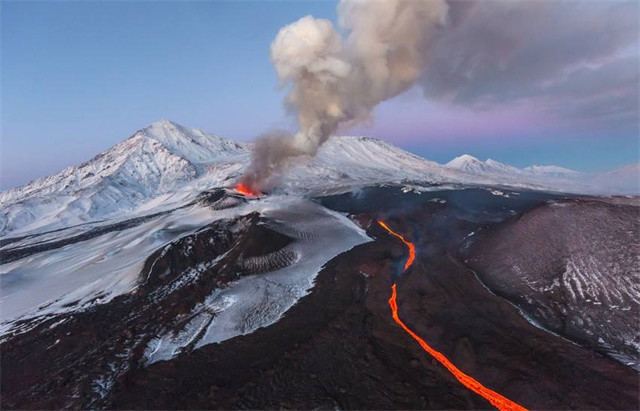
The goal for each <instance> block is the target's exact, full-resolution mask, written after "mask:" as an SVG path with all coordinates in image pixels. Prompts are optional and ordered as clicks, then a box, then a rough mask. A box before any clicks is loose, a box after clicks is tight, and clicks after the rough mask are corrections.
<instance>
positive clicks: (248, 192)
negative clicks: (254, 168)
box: [236, 183, 260, 197]
mask: <svg viewBox="0 0 640 411" xmlns="http://www.w3.org/2000/svg"><path fill="white" fill-rule="evenodd" d="M236 191H237V192H238V193H240V194H242V195H243V196H245V197H246V196H257V195H260V192H259V191H256V190H253V189H251V188H249V187H248V186H246V185H244V184H243V183H238V185H237V186H236Z"/></svg>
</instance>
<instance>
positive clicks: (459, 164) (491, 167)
mask: <svg viewBox="0 0 640 411" xmlns="http://www.w3.org/2000/svg"><path fill="white" fill-rule="evenodd" d="M445 165H446V166H447V167H449V168H452V169H455V170H461V171H465V172H467V173H473V174H517V173H519V172H520V170H518V169H517V168H515V167H512V166H509V165H506V164H502V163H500V162H498V161H495V160H492V159H488V160H486V161H480V160H478V159H477V158H475V157H473V156H470V155H468V154H463V155H461V156H459V157H456V158H454V159H453V160H451V161H449V162H448V163H447V164H445Z"/></svg>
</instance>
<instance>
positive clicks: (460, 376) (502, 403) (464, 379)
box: [378, 220, 526, 411]
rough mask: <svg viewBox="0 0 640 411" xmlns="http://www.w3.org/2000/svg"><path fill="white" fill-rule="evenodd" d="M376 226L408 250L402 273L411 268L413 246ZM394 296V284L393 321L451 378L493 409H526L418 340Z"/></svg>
mask: <svg viewBox="0 0 640 411" xmlns="http://www.w3.org/2000/svg"><path fill="white" fill-rule="evenodd" d="M378 224H380V225H381V226H382V227H383V228H384V229H385V230H387V231H388V232H389V233H390V234H391V235H394V236H396V237H398V238H399V239H400V240H401V241H402V242H403V243H404V244H406V246H407V247H408V248H409V258H408V259H407V262H406V264H405V265H404V271H406V270H407V269H408V268H409V267H410V266H411V264H412V263H413V261H414V260H415V257H416V250H415V246H414V245H413V243H411V242H409V241H407V240H405V239H404V237H403V236H402V235H400V234H398V233H396V232H395V231H393V230H392V229H390V228H389V226H387V225H386V224H385V223H384V222H383V221H380V220H378ZM396 295H397V294H396V284H395V283H394V284H393V285H392V286H391V298H389V307H391V316H392V317H393V320H394V321H395V322H396V323H397V324H398V325H399V326H400V327H402V329H403V330H405V331H406V332H407V334H409V335H410V336H411V338H413V339H414V340H416V341H417V342H418V344H420V346H421V347H422V349H423V350H425V351H426V352H427V353H429V354H430V355H431V356H432V357H433V358H435V359H436V360H438V362H440V364H442V365H444V367H445V368H446V369H447V370H449V372H450V373H451V374H453V376H454V377H456V379H457V380H458V381H460V382H461V383H462V385H464V386H465V387H467V388H468V389H470V390H471V391H473V392H475V393H476V394H478V395H481V396H482V397H484V398H485V399H486V400H487V401H489V402H490V403H491V405H493V406H494V407H496V408H498V409H499V410H509V411H511V410H519V411H520V410H526V408H524V407H523V406H521V405H519V404H517V403H515V402H513V401H511V400H510V399H508V398H506V397H503V396H502V395H500V394H498V393H497V392H495V391H492V390H490V389H488V388H487V387H485V386H484V385H482V384H480V383H479V382H478V381H476V380H475V379H473V378H472V377H470V376H468V375H467V374H465V373H463V372H462V371H460V370H459V369H458V367H456V366H455V365H453V363H451V361H449V360H448V359H447V357H445V356H444V355H443V354H442V353H441V352H439V351H436V350H435V349H433V348H432V347H431V346H430V345H429V344H427V343H426V342H425V340H423V339H422V338H420V336H419V335H418V334H416V333H415V332H413V331H412V330H411V329H410V328H409V327H407V325H406V324H405V323H404V322H402V320H401V319H400V316H399V315H398V302H397V301H396Z"/></svg>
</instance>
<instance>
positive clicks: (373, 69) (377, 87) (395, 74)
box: [240, 0, 447, 191]
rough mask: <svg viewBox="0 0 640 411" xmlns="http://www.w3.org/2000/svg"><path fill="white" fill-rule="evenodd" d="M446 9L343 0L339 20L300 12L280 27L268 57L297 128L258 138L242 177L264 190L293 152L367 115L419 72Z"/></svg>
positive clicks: (309, 151)
mask: <svg viewBox="0 0 640 411" xmlns="http://www.w3.org/2000/svg"><path fill="white" fill-rule="evenodd" d="M446 15H447V4H446V2H445V1H444V0H430V1H420V0H418V1H416V0H385V1H356V0H342V1H341V2H340V4H339V5H338V17H339V24H340V26H341V28H342V29H344V31H345V32H346V33H347V37H346V39H343V38H342V36H341V35H340V33H339V32H338V31H337V30H336V29H335V28H334V26H333V24H332V23H331V22H330V21H329V20H324V19H316V18H314V17H312V16H306V17H303V18H301V19H300V20H298V21H296V22H295V23H292V24H290V25H288V26H285V27H283V28H282V29H281V30H280V32H279V33H278V35H277V36H276V38H275V40H274V41H273V43H272V44H271V60H272V62H273V65H274V67H275V69H276V72H277V74H278V77H279V78H280V82H281V85H282V86H283V87H290V89H289V93H288V95H287V97H286V101H285V103H286V106H287V108H288V109H289V110H290V111H291V112H293V113H295V114H296V115H297V121H298V132H297V133H296V134H295V135H293V136H290V135H286V134H284V133H274V134H269V135H267V136H264V137H262V138H260V139H259V140H258V141H257V143H256V147H255V150H254V152H253V159H252V162H251V165H250V166H249V168H248V169H247V171H246V172H245V174H244V175H243V176H242V177H241V180H240V181H241V182H242V183H244V184H245V185H246V186H247V187H249V188H251V189H252V190H255V191H263V190H265V189H268V188H270V186H272V185H274V184H275V183H276V182H277V178H278V177H279V175H280V173H281V172H282V171H283V170H284V169H285V168H286V167H287V166H289V165H290V163H291V162H292V161H294V159H296V158H299V157H300V156H309V157H310V156H314V155H315V154H316V152H317V151H318V147H319V146H320V145H321V144H322V143H324V142H325V141H326V140H327V139H328V138H329V136H330V135H331V134H332V133H333V132H334V131H335V130H336V129H337V128H338V126H340V125H343V124H344V125H350V124H353V123H355V122H358V121H361V120H364V119H367V118H368V117H369V115H370V113H371V110H372V109H373V108H374V107H375V106H376V105H377V104H378V103H380V102H381V101H384V100H387V99H390V98H393V97H395V96H397V95H398V94H401V93H403V92H405V91H407V90H408V89H409V88H410V87H411V86H412V85H413V84H414V83H415V82H416V80H417V79H418V77H419V76H420V74H421V73H422V69H423V65H424V61H425V58H424V54H425V52H426V49H427V43H428V42H429V39H430V38H431V37H432V36H431V34H432V31H433V29H434V28H435V27H436V26H438V25H440V24H443V23H444V21H445V18H446Z"/></svg>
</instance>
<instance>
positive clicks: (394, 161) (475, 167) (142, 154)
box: [0, 120, 633, 237]
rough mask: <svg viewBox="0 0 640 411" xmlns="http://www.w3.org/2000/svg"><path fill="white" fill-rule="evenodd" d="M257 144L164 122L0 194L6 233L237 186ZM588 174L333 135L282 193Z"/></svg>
mask: <svg viewBox="0 0 640 411" xmlns="http://www.w3.org/2000/svg"><path fill="white" fill-rule="evenodd" d="M251 150H252V144H248V143H236V142H234V141H230V140H225V139H223V138H220V137H218V136H215V135H213V134H210V133H207V132H204V131H201V130H197V129H192V128H187V127H183V126H180V125H178V124H175V123H172V122H170V121H167V120H161V121H158V122H156V123H153V124H151V125H150V126H148V127H146V128H144V129H142V130H139V131H138V132H136V133H135V134H134V135H133V136H131V137H129V138H128V139H126V140H124V141H123V142H121V143H119V144H116V145H115V146H113V147H112V148H111V149H109V150H107V151H105V152H104V153H101V154H99V155H97V156H96V157H94V158H93V159H91V160H89V161H87V162H86V163H83V164H81V165H79V166H75V167H69V168H67V169H65V170H63V171H61V172H59V173H57V174H54V175H51V176H48V177H44V178H41V179H38V180H35V181H33V182H31V183H29V184H27V185H25V186H23V187H19V188H15V189H12V190H9V191H5V192H2V193H0V237H1V236H6V235H8V234H10V235H11V236H12V237H14V236H19V235H22V234H25V233H33V232H38V231H47V230H53V229H58V228H63V227H69V226H72V225H77V224H82V223H85V222H90V221H96V220H102V219H113V218H119V217H123V218H124V217H127V218H131V217H133V216H136V215H139V214H145V213H149V212H151V211H158V210H160V209H166V208H169V207H176V206H178V205H182V204H185V203H187V202H189V201H191V200H193V199H194V198H195V196H196V195H197V194H198V193H200V192H201V191H203V190H206V189H209V188H212V187H221V186H229V185H232V184H233V183H234V181H235V180H236V179H237V178H238V176H240V175H241V173H242V171H243V169H244V168H245V167H246V166H247V165H248V163H249V161H250V157H251ZM613 175H614V174H612V176H613ZM626 175H630V173H628V172H627V173H626ZM587 180H588V179H587V178H586V177H585V176H584V175H583V174H581V173H576V172H573V171H571V170H567V169H563V168H561V167H555V166H534V167H529V168H527V169H523V170H520V169H517V168H515V167H512V166H509V165H505V164H502V163H499V162H497V161H494V160H486V161H484V162H483V161H480V160H478V159H476V158H474V157H472V156H469V155H463V156H460V157H458V158H456V159H454V160H452V161H451V162H449V163H448V164H446V165H440V164H437V163H435V162H433V161H429V160H425V159H424V158H421V157H418V156H416V155H414V154H411V153H408V152H406V151H404V150H402V149H400V148H398V147H395V146H393V145H392V144H389V143H386V142H384V141H381V140H377V139H373V138H368V137H332V138H331V139H329V141H327V142H326V143H325V144H324V145H322V146H321V147H320V150H319V152H318V155H317V156H316V157H314V158H298V159H296V162H295V164H294V165H293V166H292V167H291V168H290V169H289V170H288V171H287V173H286V174H285V175H284V176H283V177H282V180H281V181H280V184H279V186H278V191H281V192H284V193H289V194H313V193H316V194H318V193H323V192H327V191H331V190H334V191H335V190H346V189H350V188H351V187H354V186H362V185H367V184H373V183H402V182H407V181H420V182H428V183H458V184H489V185H509V186H514V187H520V188H531V189H546V190H557V191H573V192H585V193H586V192H594V191H597V189H594V187H595V186H594V185H593V184H592V185H589V184H590V183H589V181H587ZM592 180H593V181H596V182H597V183H598V184H597V186H598V187H604V188H605V189H603V190H602V191H603V192H613V191H615V190H613V189H612V186H611V183H610V181H611V179H610V178H603V179H601V180H597V179H592ZM632 180H633V178H632ZM627 186H633V184H627Z"/></svg>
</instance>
